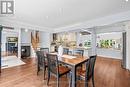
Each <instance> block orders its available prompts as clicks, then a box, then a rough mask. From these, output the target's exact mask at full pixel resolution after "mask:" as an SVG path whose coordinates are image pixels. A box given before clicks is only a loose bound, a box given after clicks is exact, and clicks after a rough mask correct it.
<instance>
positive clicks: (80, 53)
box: [74, 50, 84, 56]
mask: <svg viewBox="0 0 130 87" xmlns="http://www.w3.org/2000/svg"><path fill="white" fill-rule="evenodd" d="M74 55H80V56H83V55H84V50H75V51H74Z"/></svg>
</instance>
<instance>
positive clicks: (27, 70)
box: [0, 57, 130, 87]
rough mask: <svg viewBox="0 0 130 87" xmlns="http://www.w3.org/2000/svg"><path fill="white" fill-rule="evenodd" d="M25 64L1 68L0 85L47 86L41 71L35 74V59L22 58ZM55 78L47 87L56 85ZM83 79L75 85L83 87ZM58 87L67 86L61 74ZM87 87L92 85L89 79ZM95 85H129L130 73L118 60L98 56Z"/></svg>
mask: <svg viewBox="0 0 130 87" xmlns="http://www.w3.org/2000/svg"><path fill="white" fill-rule="evenodd" d="M23 61H24V62H26V64H25V65H22V66H17V67H12V68H8V69H3V70H2V73H1V75H0V87H47V85H46V80H43V73H42V72H40V73H39V75H38V76H37V72H36V64H35V59H31V58H30V59H24V60H23ZM55 83H56V78H55V77H53V76H52V78H51V81H50V85H49V87H56V84H55ZM83 85H84V81H77V87H83ZM60 87H69V86H68V80H67V79H66V78H65V77H64V76H63V78H61V79H60ZM89 87H92V85H91V81H90V83H89ZM95 87H130V73H129V72H128V71H127V70H125V69H122V68H121V61H120V60H113V59H107V58H102V57H98V58H97V60H96V65H95Z"/></svg>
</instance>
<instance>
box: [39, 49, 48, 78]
mask: <svg viewBox="0 0 130 87" xmlns="http://www.w3.org/2000/svg"><path fill="white" fill-rule="evenodd" d="M36 55H37V75H38V73H39V71H40V70H41V69H43V71H44V79H45V74H46V69H47V67H48V64H47V61H46V60H45V56H44V54H43V52H42V51H36Z"/></svg>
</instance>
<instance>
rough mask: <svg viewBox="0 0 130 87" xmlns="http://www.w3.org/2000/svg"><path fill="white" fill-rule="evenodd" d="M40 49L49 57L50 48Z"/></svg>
mask: <svg viewBox="0 0 130 87" xmlns="http://www.w3.org/2000/svg"><path fill="white" fill-rule="evenodd" d="M40 51H42V52H43V54H44V56H45V57H47V54H48V53H49V48H40Z"/></svg>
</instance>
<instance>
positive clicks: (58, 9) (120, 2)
mask: <svg viewBox="0 0 130 87" xmlns="http://www.w3.org/2000/svg"><path fill="white" fill-rule="evenodd" d="M128 10H130V1H128V2H126V1H125V0H15V15H14V17H12V18H11V19H13V20H16V21H20V22H23V23H29V24H32V25H37V26H40V27H47V28H52V29H54V28H60V27H65V26H69V25H73V24H76V23H80V22H85V21H88V20H92V19H96V18H100V17H104V16H108V15H112V14H117V13H120V12H125V11H128Z"/></svg>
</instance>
